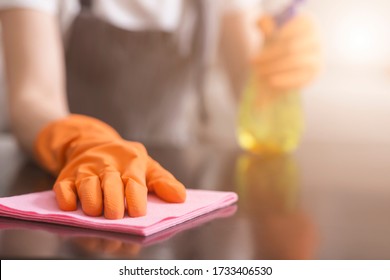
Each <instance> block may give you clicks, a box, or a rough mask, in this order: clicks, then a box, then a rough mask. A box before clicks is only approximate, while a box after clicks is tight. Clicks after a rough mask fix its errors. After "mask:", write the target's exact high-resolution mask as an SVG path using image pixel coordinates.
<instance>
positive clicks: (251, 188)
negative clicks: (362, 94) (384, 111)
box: [0, 137, 390, 259]
mask: <svg viewBox="0 0 390 280" xmlns="http://www.w3.org/2000/svg"><path fill="white" fill-rule="evenodd" d="M149 152H150V154H151V155H152V156H153V157H154V158H155V159H157V160H158V161H160V163H161V164H162V165H163V166H165V167H166V168H167V169H169V170H170V171H171V172H172V173H173V174H174V175H175V176H176V177H177V178H178V179H179V180H181V181H182V182H183V183H184V184H185V185H186V186H187V187H188V188H194V189H212V190H223V191H235V192H237V193H238V195H239V201H238V202H237V204H236V205H233V206H231V207H227V208H224V209H220V210H218V211H215V212H212V213H209V214H207V215H204V216H201V217H199V218H197V219H194V220H191V221H189V222H187V223H184V224H182V225H179V226H176V227H172V228H170V229H168V230H166V231H163V232H160V233H157V234H155V235H152V236H150V237H146V238H143V237H138V236H132V235H125V234H117V233H109V232H99V231H93V230H87V229H79V228H74V227H66V226H60V225H50V224H44V223H38V222H27V221H21V220H13V219H8V218H1V219H0V255H1V256H2V257H3V258H64V259H82V258H88V259H389V258H390V222H389V219H388V214H389V213H390V203H389V197H390V196H389V195H390V189H389V185H390V176H389V175H388V171H387V170H389V167H390V146H351V145H341V144H340V145H314V144H313V145H305V146H302V147H301V148H300V150H298V151H297V152H296V153H295V154H294V155H289V156H279V157H268V158H267V157H260V156H256V155H251V154H247V153H243V152H241V151H239V150H237V149H233V148H223V147H215V146H202V147H191V148H188V149H174V148H168V147H150V148H149ZM0 165H1V166H2V168H1V169H0V187H1V188H0V195H1V196H9V195H17V194H22V193H27V192H33V191H41V190H47V189H50V188H51V186H52V184H53V181H54V179H53V178H51V177H50V176H48V175H47V174H46V173H45V172H43V171H42V170H40V169H39V168H38V167H37V166H36V165H35V164H34V163H32V162H30V161H28V160H27V159H26V158H25V157H24V156H23V155H22V154H21V152H20V151H18V149H17V148H16V145H15V144H14V143H13V142H12V141H10V140H9V139H7V138H4V137H2V138H0Z"/></svg>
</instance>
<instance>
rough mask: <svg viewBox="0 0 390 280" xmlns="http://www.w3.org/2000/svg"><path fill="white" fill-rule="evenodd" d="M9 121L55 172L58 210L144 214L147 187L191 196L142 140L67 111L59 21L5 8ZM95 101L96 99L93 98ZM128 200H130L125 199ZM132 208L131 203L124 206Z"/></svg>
mask: <svg viewBox="0 0 390 280" xmlns="http://www.w3.org/2000/svg"><path fill="white" fill-rule="evenodd" d="M0 19H1V23H2V25H3V41H4V49H5V53H4V54H5V62H6V75H7V86H8V92H9V100H10V111H11V122H12V126H13V129H14V131H15V134H16V136H17V138H18V139H19V141H20V143H21V144H22V145H23V147H25V148H26V149H27V150H29V151H30V152H31V154H32V155H33V156H34V159H35V160H36V161H37V162H38V163H39V164H40V165H41V166H42V167H43V168H45V169H46V170H48V171H49V172H51V173H52V174H53V175H54V176H56V177H57V180H56V183H55V184H54V187H53V189H54V192H55V195H56V200H57V204H58V206H59V208H60V209H61V210H64V211H74V210H76V209H77V208H78V201H80V202H81V207H82V209H83V211H84V213H85V214H87V215H89V216H100V215H102V213H103V212H104V216H105V217H106V218H108V219H120V218H123V216H124V214H125V210H127V213H128V215H129V216H131V217H139V216H144V215H146V212H147V195H148V192H154V193H155V194H156V195H157V196H158V197H159V198H161V199H162V200H164V201H166V202H171V203H181V202H184V201H185V199H186V190H185V187H184V186H183V184H181V183H180V182H179V181H177V180H176V178H175V177H174V176H173V175H172V174H171V173H169V172H168V171H167V170H165V169H164V168H163V167H162V166H161V165H160V164H158V163H157V162H156V161H154V160H153V159H152V158H151V157H150V156H149V155H148V153H147V151H146V149H145V147H144V146H143V145H142V144H141V143H135V142H130V141H126V140H124V139H123V138H122V137H121V136H120V135H119V134H118V133H117V132H116V131H115V130H114V129H113V128H111V127H110V126H109V125H107V124H105V123H104V122H101V121H99V120H97V119H95V118H91V117H87V116H81V115H73V114H69V112H68V107H67V103H66V101H65V100H66V99H65V71H64V59H63V49H62V47H61V39H60V35H59V28H58V27H57V24H56V19H55V18H54V17H52V16H50V15H48V14H45V13H42V12H37V11H33V10H21V9H15V10H9V11H4V12H1V14H0ZM91 102H93V100H91ZM125 204H126V205H125ZM126 208H127V209H126Z"/></svg>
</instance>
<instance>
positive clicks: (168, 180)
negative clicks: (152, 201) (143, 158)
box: [146, 157, 186, 203]
mask: <svg viewBox="0 0 390 280" xmlns="http://www.w3.org/2000/svg"><path fill="white" fill-rule="evenodd" d="M146 185H147V186H148V189H149V190H150V191H153V192H154V193H155V194H156V195H157V196H158V197H159V198H161V199H163V200H165V201H166V202H172V203H181V202H184V201H185V199H186V189H185V187H184V185H183V184H182V183H180V182H179V181H178V180H177V179H176V178H175V177H174V176H173V175H172V174H171V173H170V172H169V171H168V170H166V169H165V168H163V167H162V166H161V165H160V164H159V163H158V162H157V161H155V160H153V159H152V158H150V157H149V161H148V168H147V172H146Z"/></svg>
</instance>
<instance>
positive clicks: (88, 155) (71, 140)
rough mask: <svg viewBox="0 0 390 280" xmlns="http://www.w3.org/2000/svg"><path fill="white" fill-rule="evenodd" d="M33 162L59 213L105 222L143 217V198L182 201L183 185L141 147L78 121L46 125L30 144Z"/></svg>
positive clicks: (85, 119) (91, 120) (102, 126)
mask: <svg viewBox="0 0 390 280" xmlns="http://www.w3.org/2000/svg"><path fill="white" fill-rule="evenodd" d="M35 156H36V158H37V160H38V162H39V163H40V164H41V165H42V166H43V167H44V168H46V169H47V170H49V171H50V172H51V173H52V174H53V175H56V176H57V175H58V178H57V180H56V183H55V185H54V188H53V189H54V191H55V194H56V199H57V204H58V206H59V208H60V209H61V210H64V211H72V210H76V209H77V203H78V200H80V202H81V207H82V209H83V211H84V213H85V214H87V215H89V216H100V215H101V214H102V213H103V212H104V216H105V217H106V218H107V219H120V218H122V217H123V216H124V213H125V205H126V206H127V212H128V214H129V216H131V217H139V216H144V215H145V214H146V208H147V193H148V191H149V192H154V193H155V194H156V195H157V196H158V197H159V198H161V199H162V200H164V201H166V202H173V203H180V202H184V201H185V199H186V190H185V187H184V186H183V184H181V183H180V182H179V181H177V180H176V179H175V177H174V176H173V175H172V174H171V173H169V172H168V171H167V170H165V169H164V168H163V167H162V166H161V165H160V164H158V163H157V162H156V161H155V160H153V159H152V158H151V157H150V156H149V155H148V154H147V151H146V149H145V147H144V146H143V145H142V144H140V143H137V142H130V141H126V140H124V139H122V138H121V137H120V135H119V134H118V133H117V132H116V131H115V130H114V129H113V128H111V127H110V126H108V125H107V124H105V123H103V122H101V121H99V120H96V119H94V118H90V117H87V116H81V115H71V116H69V117H68V118H66V119H63V120H59V121H56V122H53V123H51V124H49V125H48V126H47V127H45V128H44V129H43V130H42V131H41V132H40V133H39V135H38V137H37V140H36V143H35Z"/></svg>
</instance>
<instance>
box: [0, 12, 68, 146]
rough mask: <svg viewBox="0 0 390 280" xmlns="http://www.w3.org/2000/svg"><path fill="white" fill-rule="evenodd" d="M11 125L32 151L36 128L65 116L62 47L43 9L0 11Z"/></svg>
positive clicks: (51, 18) (51, 19) (55, 26)
mask: <svg viewBox="0 0 390 280" xmlns="http://www.w3.org/2000/svg"><path fill="white" fill-rule="evenodd" d="M0 20H1V25H2V37H3V40H2V41H3V49H4V58H5V69H6V84H7V92H8V100H9V112H10V121H11V127H12V130H13V132H14V134H15V135H16V137H17V139H18V140H19V142H20V144H21V145H22V147H23V148H24V149H26V150H27V151H29V152H30V153H31V152H32V151H33V145H34V141H35V139H36V137H37V135H38V133H39V131H40V130H41V129H42V128H43V127H44V126H46V125H47V124H48V123H50V122H51V121H53V120H56V119H60V118H63V117H65V116H67V115H68V114H69V112H68V107H67V102H66V97H65V82H64V81H65V74H64V58H63V47H62V42H61V37H60V31H59V27H58V24H57V19H56V18H55V17H54V16H52V15H50V14H48V13H45V12H40V11H35V10H28V9H9V10H3V11H1V12H0Z"/></svg>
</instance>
